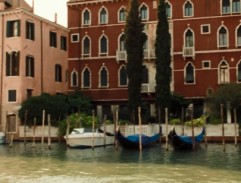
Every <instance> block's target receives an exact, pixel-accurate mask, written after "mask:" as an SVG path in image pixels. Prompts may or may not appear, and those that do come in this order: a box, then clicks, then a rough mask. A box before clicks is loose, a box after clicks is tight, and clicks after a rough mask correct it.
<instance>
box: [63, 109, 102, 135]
mask: <svg viewBox="0 0 241 183" xmlns="http://www.w3.org/2000/svg"><path fill="white" fill-rule="evenodd" d="M68 118H69V124H70V125H69V132H71V131H72V130H73V129H74V128H78V127H85V128H92V123H93V120H94V123H95V128H97V125H98V124H99V121H98V118H97V117H94V119H93V117H92V116H88V115H86V114H83V113H82V114H78V113H76V114H72V115H70V116H69V117H68ZM66 130H67V119H65V120H63V121H61V122H60V125H59V129H58V135H59V136H64V135H65V134H66Z"/></svg>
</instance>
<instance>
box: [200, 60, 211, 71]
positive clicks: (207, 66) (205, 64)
mask: <svg viewBox="0 0 241 183" xmlns="http://www.w3.org/2000/svg"><path fill="white" fill-rule="evenodd" d="M202 68H203V69H210V68H211V61H210V60H204V61H202Z"/></svg>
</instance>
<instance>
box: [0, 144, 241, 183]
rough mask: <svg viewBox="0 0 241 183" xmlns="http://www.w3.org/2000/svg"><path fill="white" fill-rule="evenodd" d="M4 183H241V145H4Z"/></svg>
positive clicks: (0, 175) (0, 163)
mask: <svg viewBox="0 0 241 183" xmlns="http://www.w3.org/2000/svg"><path fill="white" fill-rule="evenodd" d="M0 182H1V183H82V182H84V183H85V182H86V183H127V182H128V183H129V182H131V183H132V182H133V183H139V182H145V183H157V182H163V183H170V182H175V183H176V182H177V183H193V182H195V183H196V182H205V183H206V182H208V183H213V182H218V183H220V182H221V183H236V182H241V147H240V146H238V147H235V146H234V145H233V144H227V145H226V152H223V146H222V145H221V144H209V145H208V147H207V148H205V147H204V146H201V149H198V150H196V151H194V152H178V151H173V150H172V149H171V148H170V149H169V151H166V150H165V145H163V146H160V145H157V146H155V147H153V148H150V149H144V150H143V151H142V152H141V153H140V152H139V151H133V150H124V149H121V148H119V149H118V150H115V149H114V148H113V147H112V146H111V147H107V148H96V149H95V150H92V149H82V150H80V149H68V148H66V146H65V144H57V143H56V144H53V145H52V149H48V147H47V145H46V144H45V145H41V144H37V145H36V147H35V148H32V147H31V143H29V144H26V146H24V144H23V143H15V144H14V146H13V147H12V148H9V147H8V146H0Z"/></svg>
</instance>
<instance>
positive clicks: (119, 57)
mask: <svg viewBox="0 0 241 183" xmlns="http://www.w3.org/2000/svg"><path fill="white" fill-rule="evenodd" d="M126 60H127V54H126V51H119V50H117V51H116V61H117V62H118V63H119V62H120V61H125V62H126Z"/></svg>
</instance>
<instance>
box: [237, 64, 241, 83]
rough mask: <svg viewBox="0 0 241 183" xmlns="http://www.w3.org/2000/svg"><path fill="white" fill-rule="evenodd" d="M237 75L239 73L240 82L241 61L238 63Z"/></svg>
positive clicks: (239, 80)
mask: <svg viewBox="0 0 241 183" xmlns="http://www.w3.org/2000/svg"><path fill="white" fill-rule="evenodd" d="M237 75H238V77H237V78H238V82H241V61H239V63H238V67H237Z"/></svg>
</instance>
